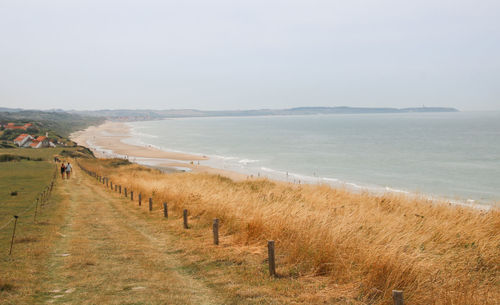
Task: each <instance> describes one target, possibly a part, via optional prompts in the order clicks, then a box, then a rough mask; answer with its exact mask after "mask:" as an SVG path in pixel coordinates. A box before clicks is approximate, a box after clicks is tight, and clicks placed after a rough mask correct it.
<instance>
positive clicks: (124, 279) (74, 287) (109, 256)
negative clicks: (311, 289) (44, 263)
mask: <svg viewBox="0 0 500 305" xmlns="http://www.w3.org/2000/svg"><path fill="white" fill-rule="evenodd" d="M58 188H59V189H58V190H57V191H58V192H60V193H61V194H62V197H63V201H64V202H63V203H64V204H66V205H67V206H68V215H67V217H66V222H65V224H64V225H63V226H62V227H61V230H60V232H58V233H57V235H58V236H59V239H58V241H57V242H56V246H55V249H54V251H53V253H52V254H51V258H50V260H49V266H48V270H49V274H48V275H47V276H46V277H45V278H47V280H46V281H44V282H43V283H42V284H41V286H40V287H39V289H37V290H38V292H37V293H36V295H35V296H34V300H33V301H34V302H36V303H55V304H57V303H64V304H68V303H69V304H72V303H78V304H132V303H133V304H141V303H142V304H224V303H225V302H224V300H221V299H218V296H216V295H215V293H214V292H213V291H211V289H209V288H208V287H207V286H206V284H205V283H204V282H203V280H202V279H199V278H195V277H194V275H191V274H187V273H186V272H184V271H183V269H182V268H181V267H180V266H181V265H182V264H181V263H180V262H179V261H178V259H177V258H176V249H175V247H174V244H173V239H175V237H172V236H169V234H168V232H158V230H157V229H156V230H155V228H154V227H153V226H152V225H151V224H148V223H147V222H146V221H145V220H144V219H141V218H140V217H137V216H135V215H134V214H133V213H130V211H127V209H123V208H121V207H123V205H124V204H125V199H123V198H119V197H118V196H114V195H112V194H111V193H109V192H106V191H105V190H104V189H103V188H102V186H98V185H97V184H96V183H95V181H93V180H91V179H90V178H89V177H87V176H85V175H84V174H83V172H79V171H78V169H76V171H75V173H74V175H73V177H72V178H71V180H66V181H60V183H59V184H58Z"/></svg>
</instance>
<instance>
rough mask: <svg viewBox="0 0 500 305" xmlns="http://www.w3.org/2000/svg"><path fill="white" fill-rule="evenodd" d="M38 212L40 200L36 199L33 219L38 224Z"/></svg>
mask: <svg viewBox="0 0 500 305" xmlns="http://www.w3.org/2000/svg"><path fill="white" fill-rule="evenodd" d="M37 212H38V198H37V199H36V205H35V217H34V218H33V221H34V222H35V223H36V214H37Z"/></svg>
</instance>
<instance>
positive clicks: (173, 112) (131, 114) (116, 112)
mask: <svg viewBox="0 0 500 305" xmlns="http://www.w3.org/2000/svg"><path fill="white" fill-rule="evenodd" d="M1 112H6V113H10V114H11V115H16V114H26V113H29V114H36V113H42V114H44V115H47V114H49V113H70V114H73V115H80V116H83V117H87V116H88V117H100V118H105V119H108V120H113V121H148V120H161V119H167V118H189V117H222V116H226V117H227V116H229V117H243V116H273V115H317V114H370V113H430V112H459V110H458V109H455V108H448V107H419V108H365V107H347V106H338V107H296V108H287V109H256V110H197V109H168V110H150V109H103V110H62V109H51V110H44V111H38V110H23V109H19V108H1V107H0V113H1Z"/></svg>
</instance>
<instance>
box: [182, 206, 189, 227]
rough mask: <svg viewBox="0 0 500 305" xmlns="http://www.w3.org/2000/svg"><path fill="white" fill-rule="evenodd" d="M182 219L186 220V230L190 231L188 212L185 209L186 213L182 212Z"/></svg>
mask: <svg viewBox="0 0 500 305" xmlns="http://www.w3.org/2000/svg"><path fill="white" fill-rule="evenodd" d="M182 217H183V218H184V229H188V228H189V226H188V210H186V209H184V211H182Z"/></svg>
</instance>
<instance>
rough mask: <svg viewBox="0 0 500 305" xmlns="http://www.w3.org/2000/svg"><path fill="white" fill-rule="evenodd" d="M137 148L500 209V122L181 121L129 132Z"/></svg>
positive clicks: (433, 117)
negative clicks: (496, 206) (152, 148)
mask: <svg viewBox="0 0 500 305" xmlns="http://www.w3.org/2000/svg"><path fill="white" fill-rule="evenodd" d="M129 124H130V126H131V127H132V130H133V135H134V137H133V139H131V140H129V141H132V142H133V143H134V144H141V145H153V146H156V147H159V148H161V149H164V150H170V151H181V152H188V153H196V154H201V155H207V156H209V157H211V159H210V160H208V161H201V164H205V165H209V166H214V167H218V168H224V169H229V170H234V171H238V172H242V173H246V174H248V175H254V176H266V177H269V178H274V179H281V180H286V181H290V182H294V183H328V184H331V185H333V186H342V187H347V188H351V189H358V190H363V189H366V190H369V191H373V192H404V193H411V194H420V195H425V196H432V197H437V198H446V199H450V200H456V201H460V202H476V203H481V204H483V203H485V204H491V203H497V202H499V201H500V112H489V113H488V112H459V113H425V114H422V113H408V114H359V115H354V114H353V115H313V116H269V117H215V118H181V119H167V120H162V121H147V122H133V123H129Z"/></svg>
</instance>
